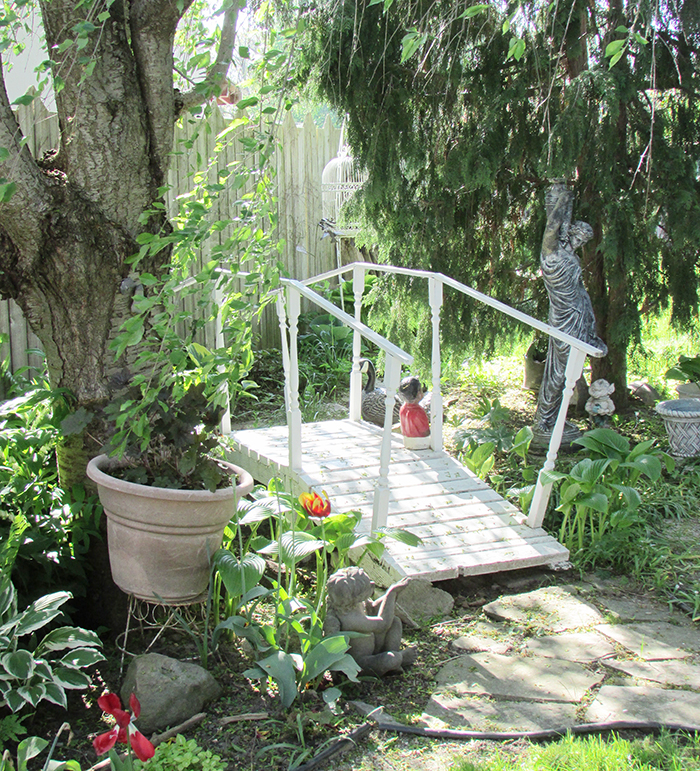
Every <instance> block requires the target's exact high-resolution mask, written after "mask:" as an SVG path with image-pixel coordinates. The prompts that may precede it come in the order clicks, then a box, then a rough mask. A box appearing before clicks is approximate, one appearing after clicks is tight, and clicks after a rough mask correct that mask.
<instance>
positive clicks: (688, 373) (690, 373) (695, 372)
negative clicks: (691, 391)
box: [666, 356, 700, 383]
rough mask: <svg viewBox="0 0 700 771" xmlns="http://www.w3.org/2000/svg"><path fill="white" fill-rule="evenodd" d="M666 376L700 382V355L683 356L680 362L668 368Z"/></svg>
mask: <svg viewBox="0 0 700 771" xmlns="http://www.w3.org/2000/svg"><path fill="white" fill-rule="evenodd" d="M666 378H667V379H668V380H689V381H692V382H695V383H697V382H700V356H692V357H691V356H681V357H680V359H679V360H678V364H676V366H675V367H672V368H671V369H669V370H668V372H667V373H666Z"/></svg>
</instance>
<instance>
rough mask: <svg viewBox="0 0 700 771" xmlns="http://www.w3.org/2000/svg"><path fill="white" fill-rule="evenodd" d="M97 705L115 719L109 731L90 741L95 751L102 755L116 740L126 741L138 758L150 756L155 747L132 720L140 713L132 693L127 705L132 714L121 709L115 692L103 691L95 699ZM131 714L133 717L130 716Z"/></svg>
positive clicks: (143, 758) (142, 758) (144, 758)
mask: <svg viewBox="0 0 700 771" xmlns="http://www.w3.org/2000/svg"><path fill="white" fill-rule="evenodd" d="M97 706H98V707H99V708H100V709H101V710H102V711H103V712H106V713H107V714H108V715H112V716H113V717H114V719H115V720H116V721H117V724H116V726H114V728H112V730H111V731H107V732H106V733H103V734H100V735H99V736H96V737H95V739H94V740H93V742H92V746H93V747H94V748H95V752H96V753H97V754H98V755H103V754H104V753H105V752H109V751H110V750H111V749H112V748H113V747H114V745H115V744H116V743H117V742H120V743H121V744H126V743H127V737H128V742H129V744H131V749H132V750H133V751H134V754H135V755H136V757H137V758H138V759H139V760H142V761H145V760H148V759H149V758H152V757H153V755H154V753H155V751H156V749H155V747H154V746H153V745H152V744H151V742H150V741H149V740H148V739H147V738H146V737H145V736H144V735H143V734H142V733H141V732H140V731H139V730H138V728H136V726H135V725H134V724H133V721H134V720H136V719H137V718H138V716H139V715H140V714H141V705H140V704H139V700H138V699H137V698H136V696H135V695H134V694H133V693H132V694H131V696H130V697H129V706H130V707H131V712H132V714H131V715H130V714H129V713H128V712H126V711H125V710H123V709H122V703H121V701H120V700H119V697H118V696H117V695H116V694H115V693H105V694H104V695H102V696H100V698H99V699H98V700H97ZM132 715H133V717H132Z"/></svg>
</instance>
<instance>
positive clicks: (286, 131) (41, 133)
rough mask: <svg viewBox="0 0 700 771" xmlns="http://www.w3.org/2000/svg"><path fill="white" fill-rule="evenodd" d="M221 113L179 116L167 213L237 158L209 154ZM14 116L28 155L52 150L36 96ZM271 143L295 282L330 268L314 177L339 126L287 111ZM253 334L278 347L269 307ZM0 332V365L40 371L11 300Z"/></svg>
mask: <svg viewBox="0 0 700 771" xmlns="http://www.w3.org/2000/svg"><path fill="white" fill-rule="evenodd" d="M223 109H224V110H229V113H228V114H222V112H221V111H220V110H218V109H215V110H213V111H212V116H211V118H210V119H209V121H208V122H209V126H208V127H202V126H201V125H198V124H199V123H200V121H199V120H198V119H195V118H190V117H185V118H183V120H182V121H181V122H180V124H178V126H177V128H176V132H175V151H176V152H175V154H174V156H173V160H172V163H171V169H170V173H169V178H168V182H169V184H170V185H171V191H170V193H169V196H168V199H169V211H170V213H171V215H174V214H175V213H176V212H177V209H178V204H177V200H176V199H177V198H178V196H181V195H183V194H186V193H188V192H189V191H190V190H192V188H193V187H194V175H195V174H196V173H198V172H201V170H202V169H206V168H207V166H208V165H209V172H208V174H209V178H210V181H211V182H218V179H217V169H218V168H221V167H224V166H227V165H228V164H230V163H232V162H233V161H235V160H237V159H240V158H241V157H242V150H241V148H240V146H239V143H238V142H229V143H227V144H226V145H225V147H224V148H223V149H222V150H220V152H219V153H218V154H217V153H216V152H215V147H216V144H217V135H218V134H219V133H220V132H221V131H222V130H223V129H225V128H226V126H227V125H228V122H229V120H230V119H231V118H232V117H236V116H237V115H239V114H240V113H238V111H237V110H235V108H233V110H231V108H228V107H224V108H223ZM18 118H19V121H20V126H21V127H22V131H23V132H24V135H25V137H26V138H27V142H28V147H29V149H30V150H31V152H32V154H33V155H34V157H35V158H39V157H41V156H42V155H43V154H44V153H45V152H46V151H48V150H51V149H54V148H57V147H58V143H59V132H58V119H57V116H56V115H55V114H53V113H49V112H48V111H47V110H46V109H45V108H44V106H43V104H42V103H41V101H40V100H39V99H36V100H35V101H34V102H33V103H32V104H31V105H29V106H26V107H20V108H19V110H18ZM276 139H277V142H278V150H277V153H276V161H275V167H276V187H277V198H278V204H277V205H278V215H279V225H278V230H277V237H278V238H279V239H280V240H282V241H283V242H284V249H283V252H282V260H283V262H284V265H285V268H286V270H287V272H288V274H289V275H290V276H292V277H293V278H296V279H300V280H301V279H305V278H309V277H310V276H313V275H317V274H319V273H322V272H324V271H327V270H331V269H333V268H335V267H337V260H338V257H337V256H336V249H335V246H334V245H333V244H332V243H331V241H330V239H328V238H326V239H323V240H321V238H320V236H321V230H320V228H319V224H318V223H319V222H320V220H321V217H322V207H321V174H322V172H323V168H324V166H325V165H326V163H328V161H329V160H330V159H331V158H333V157H334V156H335V155H336V154H337V152H338V142H339V141H340V129H339V128H336V127H334V126H333V125H332V123H331V120H330V118H329V117H327V118H326V121H325V123H324V125H323V126H322V127H321V128H319V127H317V126H316V125H315V123H314V121H313V119H312V118H311V116H310V115H307V116H306V118H305V119H304V122H303V123H302V124H300V125H297V124H296V123H295V121H294V119H293V117H292V114H291V112H287V113H286V117H285V119H284V122H283V123H281V124H280V125H278V127H277V136H276ZM237 153H238V154H239V155H238V156H237V155H236V154H237ZM213 159H214V160H213ZM239 192H240V191H239ZM231 196H233V193H231ZM231 196H230V195H229V193H228V192H227V191H224V192H223V193H222V194H221V195H220V197H219V199H218V201H217V202H216V203H215V204H214V207H213V209H212V212H211V216H212V217H213V218H214V219H215V220H221V219H227V218H228V217H229V216H230V214H231V213H232V212H231V209H232V206H233V201H234V200H235V198H233V197H231ZM238 196H239V193H236V198H238ZM215 238H218V239H220V240H219V243H223V241H224V240H225V239H226V231H223V232H221V233H218V234H216V235H215ZM215 244H216V241H213V240H212V241H211V242H210V243H208V245H207V246H206V247H205V248H204V252H203V254H202V255H201V257H202V259H206V258H207V254H208V253H209V251H210V250H211V248H212V246H214V245H215ZM257 332H258V334H259V336H260V345H261V347H263V348H267V347H272V346H278V345H279V326H278V321H277V318H276V315H275V314H274V310H273V308H272V307H269V308H267V309H266V311H265V313H264V315H263V318H262V320H261V323H260V325H259V329H258V330H257ZM0 333H5V334H6V335H7V336H8V338H9V341H8V342H7V343H5V344H3V345H2V346H0V361H4V360H7V361H8V363H9V367H10V370H11V371H12V372H16V371H17V370H18V369H20V368H22V367H32V368H36V367H38V366H40V359H39V358H38V357H37V356H36V355H34V354H32V353H29V351H31V350H32V349H40V348H41V344H40V342H39V340H38V338H37V337H36V335H34V333H33V332H32V331H31V329H30V328H29V325H28V324H27V323H26V321H25V319H24V316H23V314H22V311H21V310H20V308H19V307H18V306H17V304H16V303H15V302H13V301H12V300H9V301H4V300H3V301H0Z"/></svg>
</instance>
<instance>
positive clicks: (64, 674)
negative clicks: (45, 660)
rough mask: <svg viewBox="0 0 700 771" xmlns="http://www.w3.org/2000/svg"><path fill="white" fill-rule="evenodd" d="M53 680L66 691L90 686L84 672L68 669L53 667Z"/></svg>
mask: <svg viewBox="0 0 700 771" xmlns="http://www.w3.org/2000/svg"><path fill="white" fill-rule="evenodd" d="M53 679H54V682H55V683H58V684H59V685H61V686H63V688H68V689H77V688H87V687H88V686H89V685H90V678H89V677H88V676H87V675H86V674H85V673H84V672H81V671H80V670H78V669H70V668H69V667H58V666H57V667H55V668H54V673H53Z"/></svg>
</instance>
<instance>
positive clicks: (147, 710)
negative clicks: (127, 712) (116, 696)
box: [121, 653, 221, 734]
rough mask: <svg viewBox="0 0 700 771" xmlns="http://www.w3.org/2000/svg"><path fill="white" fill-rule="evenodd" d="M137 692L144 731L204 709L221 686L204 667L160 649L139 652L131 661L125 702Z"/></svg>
mask: <svg viewBox="0 0 700 771" xmlns="http://www.w3.org/2000/svg"><path fill="white" fill-rule="evenodd" d="M132 693H135V694H136V698H137V699H138V700H139V702H140V703H141V715H140V717H139V719H138V720H137V721H136V725H137V726H138V728H139V730H140V731H141V732H142V733H144V734H149V733H152V732H153V731H156V730H159V729H161V728H167V727H169V726H170V727H172V726H176V725H179V724H180V723H182V722H183V721H185V720H187V719H188V718H190V717H192V715H196V714H197V713H198V712H201V710H202V707H203V706H204V704H206V703H207V702H209V701H212V700H213V699H216V698H218V697H219V695H220V694H221V686H220V685H219V684H218V683H217V682H216V680H214V678H213V677H212V676H211V675H210V674H209V672H207V671H206V670H205V669H202V667H200V666H197V665H196V664H186V663H184V662H182V661H177V659H171V658H169V657H168V656H161V655H160V654H159V653H147V654H145V655H144V656H137V657H136V658H135V659H134V660H133V661H132V662H131V664H130V665H129V669H128V670H127V673H126V677H125V678H124V684H123V685H122V689H121V697H122V703H123V704H128V703H129V696H130V695H131V694H132Z"/></svg>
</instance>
